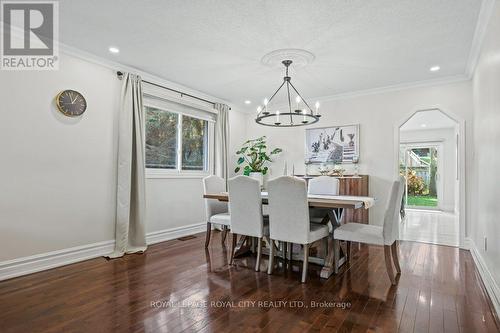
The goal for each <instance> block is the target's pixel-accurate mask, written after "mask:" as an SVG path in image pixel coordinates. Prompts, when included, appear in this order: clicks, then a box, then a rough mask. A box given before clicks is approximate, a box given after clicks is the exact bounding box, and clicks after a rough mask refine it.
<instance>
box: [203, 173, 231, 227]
mask: <svg viewBox="0 0 500 333" xmlns="http://www.w3.org/2000/svg"><path fill="white" fill-rule="evenodd" d="M225 190H226V182H225V181H224V179H223V178H221V177H217V176H208V177H205V178H203V193H204V194H207V193H221V192H224V191H225ZM227 212H228V205H227V202H222V201H219V200H215V199H205V213H206V219H207V221H208V220H209V219H210V217H212V216H214V215H215V214H220V213H227Z"/></svg>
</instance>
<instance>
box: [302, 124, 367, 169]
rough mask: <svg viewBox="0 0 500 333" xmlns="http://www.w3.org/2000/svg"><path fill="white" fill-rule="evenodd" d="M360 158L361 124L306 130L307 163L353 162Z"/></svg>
mask: <svg viewBox="0 0 500 333" xmlns="http://www.w3.org/2000/svg"><path fill="white" fill-rule="evenodd" d="M358 159H359V125H346V126H334V127H323V128H311V129H307V130H306V164H310V163H335V164H341V163H353V162H357V161H358Z"/></svg>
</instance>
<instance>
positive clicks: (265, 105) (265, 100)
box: [264, 98, 269, 113]
mask: <svg viewBox="0 0 500 333" xmlns="http://www.w3.org/2000/svg"><path fill="white" fill-rule="evenodd" d="M267 103H269V102H268V100H267V98H266V99H264V110H265V111H266V113H267Z"/></svg>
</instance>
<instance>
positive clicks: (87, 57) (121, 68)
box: [58, 42, 232, 107]
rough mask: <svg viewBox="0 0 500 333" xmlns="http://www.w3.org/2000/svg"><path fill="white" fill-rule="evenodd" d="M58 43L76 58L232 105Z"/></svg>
mask: <svg viewBox="0 0 500 333" xmlns="http://www.w3.org/2000/svg"><path fill="white" fill-rule="evenodd" d="M58 43H59V51H60V52H62V53H64V54H66V55H70V56H73V57H75V58H78V59H81V60H84V61H87V62H90V63H93V64H96V65H99V66H102V67H106V68H109V69H111V70H113V71H122V72H130V73H134V74H137V75H140V76H141V78H142V79H144V80H146V81H150V82H153V83H156V84H159V85H162V86H166V87H168V88H172V89H175V90H180V91H182V92H185V93H187V94H191V95H194V96H197V97H201V98H203V99H207V100H212V101H214V102H217V103H223V104H227V105H229V106H231V107H232V105H231V103H229V102H228V101H226V100H224V99H222V98H219V97H216V96H212V95H208V94H206V93H204V92H201V91H198V90H195V89H192V88H189V87H187V86H184V85H182V84H179V83H176V82H173V81H169V80H167V79H165V78H163V77H160V76H157V75H154V74H152V73H150V72H147V71H144V70H142V69H139V68H137V67H134V66H129V65H125V64H122V63H120V62H117V61H113V60H109V59H106V58H103V57H100V56H98V55H95V54H93V53H90V52H87V51H83V50H81V49H79V48H75V47H73V46H69V45H67V44H64V43H61V42H58Z"/></svg>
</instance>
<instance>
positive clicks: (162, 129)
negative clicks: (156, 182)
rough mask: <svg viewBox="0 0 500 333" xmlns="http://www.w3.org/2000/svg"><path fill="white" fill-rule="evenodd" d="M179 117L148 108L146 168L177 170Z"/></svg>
mask: <svg viewBox="0 0 500 333" xmlns="http://www.w3.org/2000/svg"><path fill="white" fill-rule="evenodd" d="M178 121H179V115H178V114H175V113H172V112H168V111H163V110H159V109H156V108H152V107H146V168H155V169H177V126H178V125H177V123H178Z"/></svg>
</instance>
